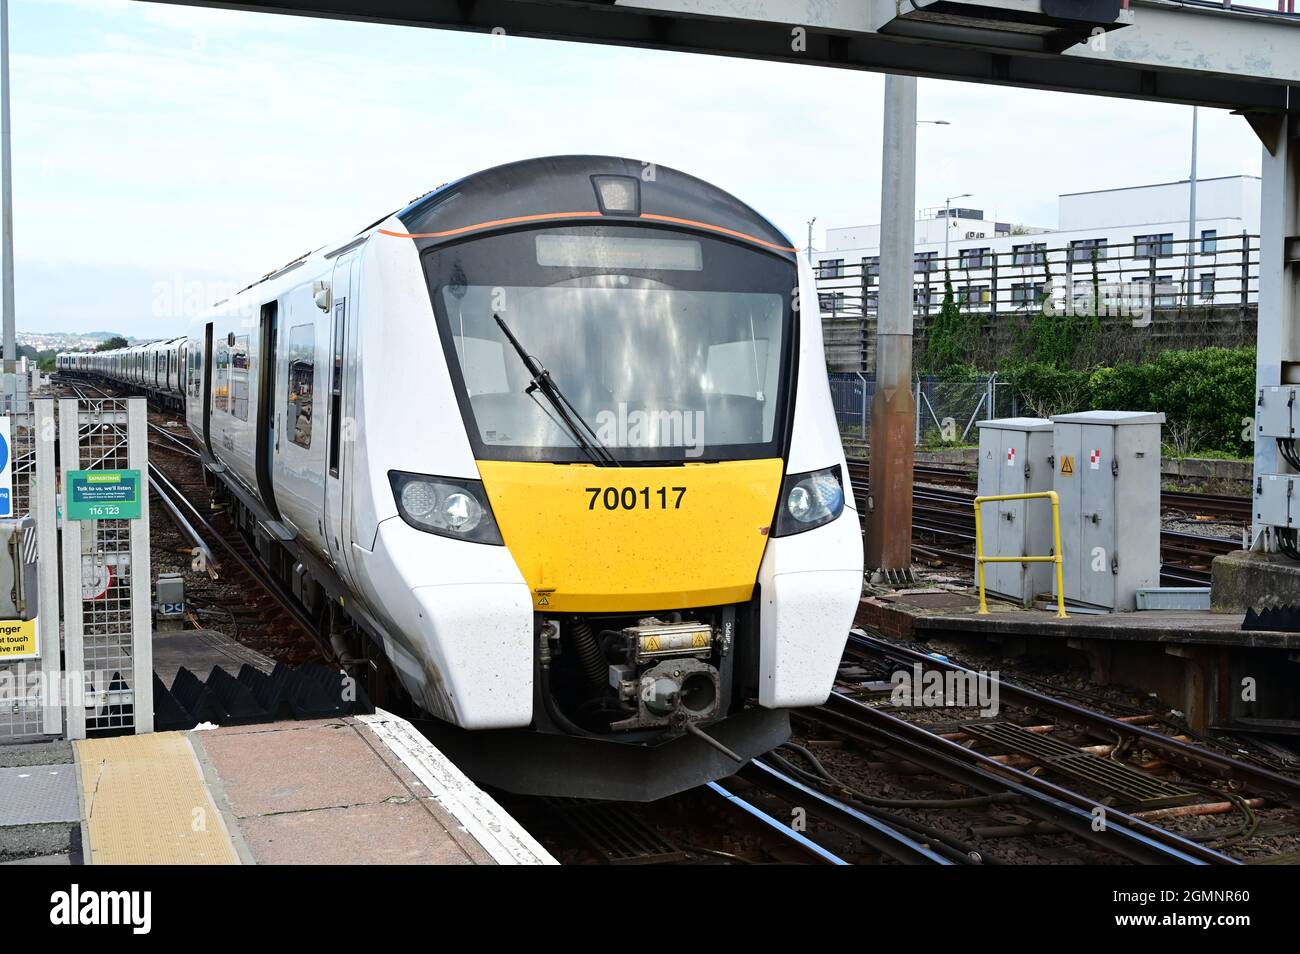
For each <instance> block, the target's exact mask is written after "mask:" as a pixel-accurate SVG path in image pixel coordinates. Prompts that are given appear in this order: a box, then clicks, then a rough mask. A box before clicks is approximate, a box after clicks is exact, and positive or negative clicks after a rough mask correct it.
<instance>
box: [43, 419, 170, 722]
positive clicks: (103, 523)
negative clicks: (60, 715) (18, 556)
mask: <svg viewBox="0 0 1300 954" xmlns="http://www.w3.org/2000/svg"><path fill="white" fill-rule="evenodd" d="M59 418H60V432H61V440H62V454H61V457H62V466H63V470H64V472H65V473H66V472H67V471H71V470H119V469H128V468H129V469H134V470H139V471H141V472H142V475H143V472H144V471H145V470H146V469H147V467H148V462H147V459H146V456H145V451H144V447H145V428H146V420H145V408H144V404H143V399H140V398H125V399H123V398H103V399H92V400H84V401H75V400H71V399H65V400H63V401H61V402H60V408H59ZM73 422H75V428H74V427H73V426H72V425H73ZM148 513H149V511H148V507H147V506H146V507H145V508H144V509H143V510H142V512H141V517H140V519H138V520H83V521H66V522H65V525H64V530H63V592H64V639H65V643H66V648H67V653H66V655H67V665H68V678H69V692H68V694H69V699H68V733H69V736H70V737H71V738H83V737H85V735H86V734H88V733H90V732H103V731H137V732H138V731H145V732H147V731H152V728H153V704H152V682H151V676H150V673H151V669H152V659H151V655H152V654H151V644H150V640H151V637H152V632H151V627H150V619H149V606H148V588H149V549H148V547H149V524H148ZM137 576H138V579H137ZM73 594H80V599H77V598H76V596H75V595H73ZM78 683H79V684H80V689H81V693H80V694H81V695H82V697H83V698H84V706H83V705H74V704H73V699H74V698H75V697H76V696H77V695H78V694H79V693H78V690H77V688H76V687H77V684H78Z"/></svg>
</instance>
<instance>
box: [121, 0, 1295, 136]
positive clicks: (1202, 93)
mask: <svg viewBox="0 0 1300 954" xmlns="http://www.w3.org/2000/svg"><path fill="white" fill-rule="evenodd" d="M146 2H161V3H178V4H184V5H189V6H207V7H222V8H228V9H236V10H249V11H260V12H266V13H285V14H298V15H305V16H319V17H330V18H336V19H345V20H361V21H369V22H377V23H394V24H406V25H412V26H426V27H437V28H442V29H452V30H469V31H481V32H489V31H491V30H493V29H497V30H502V31H504V32H505V33H507V34H510V35H517V36H527V37H541V38H546V39H556V40H572V41H578V42H590V43H608V44H614V45H622V46H635V47H647V48H654V49H665V50H680V51H685V52H693V53H709V54H716V55H722V56H740V57H747V58H753V59H763V60H778V61H782V62H788V63H807V64H813V65H819V66H829V67H837V68H843V69H862V70H873V71H877V72H885V73H896V74H910V75H916V76H924V77H932V78H937V79H950V80H965V81H971V82H980V83H992V84H997V85H1004V86H1019V87H1026V88H1034V89H1049V90H1059V91H1064V92H1073V93H1090V94H1095V95H1102V96H1120V97H1125V98H1129V99H1144V100H1153V101H1162V102H1174V103H1197V104H1200V105H1204V106H1215V107H1223V108H1229V109H1241V110H1261V109H1263V110H1281V109H1288V108H1298V107H1300V18H1297V17H1284V16H1279V15H1276V14H1268V13H1264V12H1258V13H1252V12H1246V11H1243V10H1242V9H1241V8H1237V9H1236V10H1234V11H1232V12H1228V11H1225V10H1223V9H1222V8H1221V7H1219V6H1217V5H1215V4H1210V3H1208V2H1207V3H1203V4H1202V3H1195V2H1174V0H1132V3H1131V7H1132V9H1131V10H1128V11H1125V18H1126V20H1125V22H1123V23H1121V24H1118V25H1117V26H1116V28H1114V29H1111V30H1110V31H1109V32H1105V31H1104V30H1099V34H1100V35H1099V36H1097V37H1095V38H1094V40H1093V41H1090V42H1085V43H1080V44H1076V45H1074V46H1071V47H1069V48H1068V49H1066V50H1064V51H1062V52H1053V51H1051V50H1050V49H1048V50H1044V49H1037V50H1036V49H1020V48H1017V44H1019V45H1021V46H1023V45H1024V41H1023V40H1019V41H1016V40H1013V39H1006V41H1005V42H1003V41H1002V40H999V38H998V36H997V34H996V32H995V31H974V32H972V31H970V30H953V31H950V32H949V33H948V34H946V35H945V34H943V33H942V31H938V32H937V33H936V31H934V30H931V31H929V33H930V34H931V35H927V36H925V37H921V36H916V35H904V34H906V33H908V32H909V31H910V32H912V33H913V34H914V33H915V32H916V31H915V29H912V27H910V26H908V25H906V24H904V22H903V21H904V18H903V17H902V16H900V15H899V12H900V10H902V11H903V12H904V13H905V12H906V10H905V8H910V7H914V6H916V5H917V3H916V2H915V0H912V2H910V3H909V2H907V0H146ZM1020 2H1022V0H1003V4H1002V5H1005V6H1008V7H1009V6H1013V5H1016V4H1018V3H1020ZM985 5H986V6H991V7H996V6H999V4H997V3H986V4H985ZM900 30H901V31H902V33H900ZM923 32H924V31H923Z"/></svg>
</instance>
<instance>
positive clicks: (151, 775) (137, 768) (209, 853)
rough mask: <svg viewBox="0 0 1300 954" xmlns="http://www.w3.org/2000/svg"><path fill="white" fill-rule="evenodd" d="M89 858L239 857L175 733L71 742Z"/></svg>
mask: <svg viewBox="0 0 1300 954" xmlns="http://www.w3.org/2000/svg"><path fill="white" fill-rule="evenodd" d="M77 758H78V759H79V760H80V763H81V791H82V800H83V804H84V806H85V812H86V819H87V828H88V830H89V835H90V845H89V849H90V850H89V852H88V860H90V861H91V862H92V863H93V864H97V865H103V864H110V865H111V864H122V865H132V864H155V865H176V864H179V865H183V864H198V865H214V864H215V865H221V864H238V863H239V857H238V855H236V853H235V849H234V846H233V845H232V844H231V841H230V836H229V834H228V833H227V831H226V825H225V822H224V820H223V819H222V817H221V813H220V812H219V811H217V807H216V805H215V804H214V803H213V801H212V796H211V794H209V792H208V789H207V786H206V785H205V784H204V781H203V773H202V770H201V769H200V768H199V762H198V759H197V758H196V757H195V755H194V749H193V748H192V747H191V746H190V741H189V739H188V738H187V737H186V736H185V734H184V733H182V732H158V733H155V734H152V735H127V736H120V737H118V738H111V739H88V740H85V741H81V742H78V743H77Z"/></svg>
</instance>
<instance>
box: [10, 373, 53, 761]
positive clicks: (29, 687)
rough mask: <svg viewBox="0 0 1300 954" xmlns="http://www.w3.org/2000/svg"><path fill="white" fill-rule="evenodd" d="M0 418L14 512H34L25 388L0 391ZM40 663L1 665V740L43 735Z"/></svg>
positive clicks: (32, 440) (32, 437) (32, 435)
mask: <svg viewBox="0 0 1300 954" xmlns="http://www.w3.org/2000/svg"><path fill="white" fill-rule="evenodd" d="M0 415H2V416H7V417H8V418H9V437H10V447H9V452H10V454H11V456H12V458H13V495H12V497H11V499H12V501H13V513H14V516H22V515H24V514H27V513H29V512H30V511H31V488H32V478H33V475H34V473H35V470H36V430H35V426H34V423H35V419H34V416H33V412H32V405H31V400H30V399H29V397H28V395H27V392H26V390H25V389H20V390H19V392H18V393H17V394H11V393H7V392H5V391H3V390H0ZM40 669H41V664H40V662H39V661H38V660H34V659H24V660H19V661H17V662H12V663H8V664H6V665H0V682H2V683H3V685H4V694H3V697H2V698H0V739H16V738H23V737H26V736H33V735H40V734H41V733H42V732H44V731H45V730H44V715H45V710H44V705H43V700H42V692H43V689H44V684H43V681H42V680H41V679H39V678H37V676H38V674H39V671H40Z"/></svg>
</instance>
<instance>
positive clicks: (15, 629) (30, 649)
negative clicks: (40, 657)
mask: <svg viewBox="0 0 1300 954" xmlns="http://www.w3.org/2000/svg"><path fill="white" fill-rule="evenodd" d="M35 655H36V620H34V619H5V620H0V659H24V658H27V657H30V656H35Z"/></svg>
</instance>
